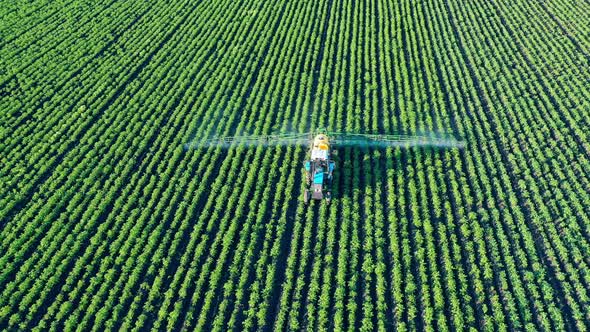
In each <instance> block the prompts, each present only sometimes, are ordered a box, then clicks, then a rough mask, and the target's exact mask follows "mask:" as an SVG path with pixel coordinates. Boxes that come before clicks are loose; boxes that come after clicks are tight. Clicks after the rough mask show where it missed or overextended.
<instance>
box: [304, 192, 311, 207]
mask: <svg viewBox="0 0 590 332" xmlns="http://www.w3.org/2000/svg"><path fill="white" fill-rule="evenodd" d="M310 198H311V193H310V192H309V190H307V189H305V191H304V192H303V203H305V204H306V205H307V204H309V200H310Z"/></svg>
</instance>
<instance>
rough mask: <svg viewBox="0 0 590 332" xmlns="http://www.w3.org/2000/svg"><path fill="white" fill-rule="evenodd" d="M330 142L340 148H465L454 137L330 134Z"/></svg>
mask: <svg viewBox="0 0 590 332" xmlns="http://www.w3.org/2000/svg"><path fill="white" fill-rule="evenodd" d="M328 135H329V137H330V140H331V141H332V142H334V144H336V145H340V146H374V147H405V148H408V147H413V146H421V147H441V148H452V147H456V148H463V147H464V145H465V144H464V143H463V142H461V141H458V140H456V139H454V138H452V137H440V136H439V137H436V136H421V135H380V134H362V133H359V134H357V133H336V132H334V133H328Z"/></svg>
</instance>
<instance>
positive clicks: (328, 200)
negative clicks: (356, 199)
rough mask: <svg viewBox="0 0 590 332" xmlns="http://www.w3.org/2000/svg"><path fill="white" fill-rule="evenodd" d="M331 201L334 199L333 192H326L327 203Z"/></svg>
mask: <svg viewBox="0 0 590 332" xmlns="http://www.w3.org/2000/svg"><path fill="white" fill-rule="evenodd" d="M331 201H332V193H331V192H329V191H328V192H327V193H326V204H328V205H329V204H330V202H331Z"/></svg>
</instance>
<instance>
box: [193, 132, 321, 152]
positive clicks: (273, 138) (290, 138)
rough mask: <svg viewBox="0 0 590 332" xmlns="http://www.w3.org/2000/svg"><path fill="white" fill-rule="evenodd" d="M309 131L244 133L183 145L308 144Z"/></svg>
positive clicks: (197, 146) (194, 146) (195, 146)
mask: <svg viewBox="0 0 590 332" xmlns="http://www.w3.org/2000/svg"><path fill="white" fill-rule="evenodd" d="M310 137H311V133H302V134H282V135H259V136H257V135H251V136H249V135H245V136H225V137H213V138H210V139H206V140H202V141H193V142H191V143H187V144H186V145H185V147H186V148H199V147H230V146H238V145H243V146H258V145H264V146H278V145H308V144H309V142H310Z"/></svg>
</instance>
